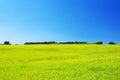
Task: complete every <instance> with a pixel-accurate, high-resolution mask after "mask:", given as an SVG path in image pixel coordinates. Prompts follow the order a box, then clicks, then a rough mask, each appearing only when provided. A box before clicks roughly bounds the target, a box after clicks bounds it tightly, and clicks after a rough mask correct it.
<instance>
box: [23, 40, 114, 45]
mask: <svg viewBox="0 0 120 80" xmlns="http://www.w3.org/2000/svg"><path fill="white" fill-rule="evenodd" d="M24 44H25V45H29V44H103V41H96V42H84V41H68V42H56V41H45V42H25V43H24ZM108 44H116V43H115V42H109V43H108Z"/></svg>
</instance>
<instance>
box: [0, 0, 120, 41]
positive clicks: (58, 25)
mask: <svg viewBox="0 0 120 80" xmlns="http://www.w3.org/2000/svg"><path fill="white" fill-rule="evenodd" d="M119 4H120V1H119V0H0V42H1V43H2V42H3V41H5V40H9V41H11V42H12V43H24V42H26V41H51V40H54V41H89V42H94V41H97V40H102V41H104V42H109V41H115V42H119V43H120V5H119Z"/></svg>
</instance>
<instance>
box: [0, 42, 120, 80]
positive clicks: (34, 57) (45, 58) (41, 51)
mask: <svg viewBox="0 0 120 80" xmlns="http://www.w3.org/2000/svg"><path fill="white" fill-rule="evenodd" d="M0 80H120V45H92V44H91V45H80V44H73V45H70V44H51V45H45V44H44V45H0Z"/></svg>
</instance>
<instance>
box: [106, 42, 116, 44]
mask: <svg viewBox="0 0 120 80" xmlns="http://www.w3.org/2000/svg"><path fill="white" fill-rule="evenodd" d="M108 44H116V43H115V42H109V43H108Z"/></svg>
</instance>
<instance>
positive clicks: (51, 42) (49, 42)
mask: <svg viewBox="0 0 120 80" xmlns="http://www.w3.org/2000/svg"><path fill="white" fill-rule="evenodd" d="M56 43H57V42H55V41H48V42H47V41H45V42H25V43H24V44H56Z"/></svg>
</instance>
